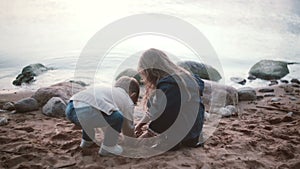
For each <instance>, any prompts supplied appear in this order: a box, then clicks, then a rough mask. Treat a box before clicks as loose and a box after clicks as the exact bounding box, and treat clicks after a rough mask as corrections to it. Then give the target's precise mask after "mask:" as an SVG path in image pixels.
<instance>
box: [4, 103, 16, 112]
mask: <svg viewBox="0 0 300 169" xmlns="http://www.w3.org/2000/svg"><path fill="white" fill-rule="evenodd" d="M2 109H3V110H8V111H12V110H15V105H14V103H13V102H6V103H5V104H4V105H3V106H2Z"/></svg>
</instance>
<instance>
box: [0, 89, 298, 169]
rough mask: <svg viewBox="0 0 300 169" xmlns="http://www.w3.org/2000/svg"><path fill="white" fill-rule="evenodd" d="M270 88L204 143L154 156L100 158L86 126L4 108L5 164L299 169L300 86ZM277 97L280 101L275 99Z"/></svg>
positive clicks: (1, 139)
mask: <svg viewBox="0 0 300 169" xmlns="http://www.w3.org/2000/svg"><path fill="white" fill-rule="evenodd" d="M268 88H274V89H275V92H274V94H275V96H272V97H264V98H263V99H261V100H257V101H245V102H240V103H239V105H238V107H239V115H238V116H231V117H228V118H222V119H221V121H220V122H219V125H218V127H217V130H216V131H215V132H214V133H213V135H212V136H211V137H210V138H209V139H208V140H207V141H206V142H205V145H204V147H199V148H182V149H180V150H177V151H173V152H166V153H164V154H161V155H158V156H154V157H151V158H138V159H135V158H126V157H121V156H120V157H100V156H98V154H97V152H98V149H99V147H98V146H96V145H95V146H93V147H91V148H88V149H81V148H80V147H79V144H80V139H81V130H80V129H78V128H76V127H74V125H73V124H72V123H70V122H68V121H67V120H66V119H65V118H51V117H47V116H45V115H43V114H42V113H41V110H38V111H33V112H29V113H23V114H19V113H16V114H12V113H11V112H2V113H0V117H7V118H8V119H9V123H8V124H7V125H5V126H0V133H1V134H0V168H22V169H23V168H203V169H214V168H216V169H217V168H241V169H242V168H253V169H257V168H274V169H277V168H278V169H285V168H292V169H299V168H300V113H299V112H300V88H299V87H297V86H294V87H293V86H292V85H291V84H286V85H277V86H272V87H268ZM257 90H258V89H257ZM257 93H258V95H265V94H263V93H259V92H257ZM30 95H32V92H17V93H14V92H11V93H9V92H2V93H1V94H0V98H1V99H2V100H7V101H17V100H19V99H21V98H24V97H28V96H30ZM274 97H276V98H280V99H281V100H280V101H277V102H271V101H270V100H271V99H272V98H274ZM295 98H296V99H295ZM266 107H267V108H269V109H267V108H266ZM139 109H140V107H139ZM288 112H293V113H292V115H291V116H289V115H288V114H287V113H288ZM204 132H205V131H204Z"/></svg>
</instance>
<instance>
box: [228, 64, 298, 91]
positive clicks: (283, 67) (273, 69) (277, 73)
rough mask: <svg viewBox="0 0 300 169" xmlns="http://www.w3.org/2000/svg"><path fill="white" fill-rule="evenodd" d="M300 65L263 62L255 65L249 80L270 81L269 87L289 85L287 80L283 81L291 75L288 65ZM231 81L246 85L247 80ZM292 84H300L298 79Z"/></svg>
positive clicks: (250, 71) (238, 78) (234, 78)
mask: <svg viewBox="0 0 300 169" xmlns="http://www.w3.org/2000/svg"><path fill="white" fill-rule="evenodd" d="M291 64H299V63H296V62H284V61H275V60H261V61H259V62H257V63H256V64H254V65H253V66H252V67H251V68H250V70H249V76H248V78H247V79H248V80H250V81H252V80H255V79H257V78H259V79H263V80H269V81H270V83H269V86H273V85H277V84H279V81H280V82H281V83H288V81H287V80H284V79H281V78H283V77H284V76H286V75H287V74H289V69H288V65H291ZM230 80H231V81H233V82H235V83H238V84H241V85H244V84H246V82H247V80H246V79H245V78H240V77H231V78H230ZM291 82H292V83H295V82H296V83H297V82H299V80H298V79H293V80H292V81H291Z"/></svg>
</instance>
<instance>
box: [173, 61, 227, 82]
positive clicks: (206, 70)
mask: <svg viewBox="0 0 300 169" xmlns="http://www.w3.org/2000/svg"><path fill="white" fill-rule="evenodd" d="M177 65H178V66H181V67H183V68H184V69H186V70H188V71H190V72H192V73H193V74H196V75H198V76H199V77H201V78H202V79H206V80H211V81H216V82H217V81H219V80H220V79H222V76H221V75H220V73H219V72H218V71H217V70H216V69H215V68H213V67H212V66H210V65H206V64H204V63H199V62H194V61H183V62H178V63H177Z"/></svg>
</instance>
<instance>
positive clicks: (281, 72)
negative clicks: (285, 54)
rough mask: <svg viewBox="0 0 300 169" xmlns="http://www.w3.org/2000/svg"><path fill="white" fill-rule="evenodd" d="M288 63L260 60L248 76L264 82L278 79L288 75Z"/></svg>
mask: <svg viewBox="0 0 300 169" xmlns="http://www.w3.org/2000/svg"><path fill="white" fill-rule="evenodd" d="M288 64H289V63H288V62H283V61H274V60H261V61H259V62H257V63H256V64H254V65H253V66H252V67H251V69H250V71H249V74H250V75H253V76H256V77H257V78H260V79H264V80H272V79H280V78H282V77H284V76H285V75H287V74H288V73H289V69H288V67H287V65H288Z"/></svg>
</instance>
